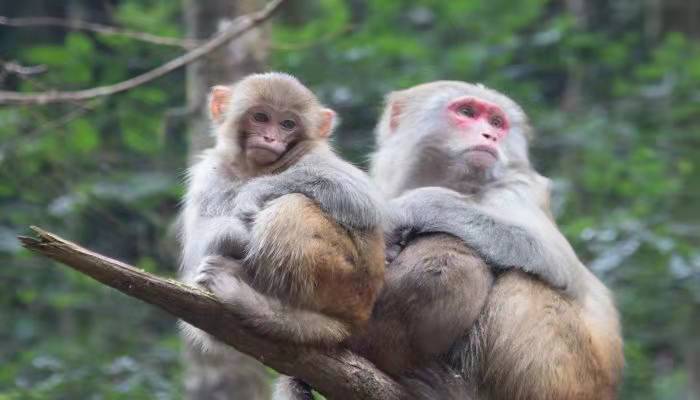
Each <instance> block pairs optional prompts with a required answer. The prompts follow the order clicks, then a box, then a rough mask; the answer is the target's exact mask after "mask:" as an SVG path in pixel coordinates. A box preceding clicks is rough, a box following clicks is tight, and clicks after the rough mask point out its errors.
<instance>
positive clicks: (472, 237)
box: [387, 187, 578, 292]
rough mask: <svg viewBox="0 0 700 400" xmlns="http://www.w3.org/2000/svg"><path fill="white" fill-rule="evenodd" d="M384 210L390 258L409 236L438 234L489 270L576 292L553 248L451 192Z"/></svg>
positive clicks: (408, 198)
mask: <svg viewBox="0 0 700 400" xmlns="http://www.w3.org/2000/svg"><path fill="white" fill-rule="evenodd" d="M516 206H517V205H515V204H514V205H513V207H516ZM388 209H390V210H392V211H391V213H389V215H388V221H389V222H388V238H387V247H388V248H389V249H390V252H393V253H396V249H397V244H398V247H399V248H400V247H402V246H401V244H402V243H404V244H405V242H406V241H407V240H408V239H410V238H411V237H413V236H416V235H419V234H424V233H437V232H443V233H448V234H451V235H454V236H456V237H458V238H460V239H462V240H463V241H464V242H465V243H466V244H467V245H468V246H470V247H471V248H473V249H474V250H475V251H476V252H477V253H478V254H479V255H480V256H481V257H483V258H484V260H485V261H486V262H487V263H488V264H489V265H491V266H492V267H494V268H498V269H510V268H519V269H522V270H523V271H525V272H528V273H530V274H533V275H536V276H538V277H539V278H541V279H542V280H544V281H545V282H547V283H548V284H550V285H552V286H553V287H555V288H557V289H560V290H564V291H567V292H570V291H571V290H573V287H574V286H577V283H576V278H577V276H576V275H577V274H576V273H577V268H578V267H577V266H573V267H572V260H571V258H570V256H568V255H567V254H564V253H563V252H562V251H561V250H560V249H561V246H560V245H559V244H557V245H554V244H550V243H548V242H545V241H544V240H543V239H542V237H543V236H541V235H540V234H538V232H535V231H533V230H532V229H528V227H524V226H520V225H513V224H508V223H506V222H504V221H501V220H500V219H499V218H498V217H497V216H495V215H494V213H492V212H487V211H486V210H485V209H483V208H479V207H477V206H476V205H474V204H471V203H469V202H468V200H467V198H466V197H465V196H463V195H461V194H459V193H457V192H455V191H452V190H449V189H444V188H438V187H430V188H421V189H415V190H412V191H410V192H408V193H406V194H405V195H403V196H401V197H399V198H396V199H394V200H392V201H391V202H390V207H388ZM532 218H536V217H535V216H533V217H532ZM567 244H568V243H567Z"/></svg>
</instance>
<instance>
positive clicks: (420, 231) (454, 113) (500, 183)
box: [369, 81, 623, 400]
mask: <svg viewBox="0 0 700 400" xmlns="http://www.w3.org/2000/svg"><path fill="white" fill-rule="evenodd" d="M529 131H530V129H529V125H528V122H527V118H526V116H525V114H524V112H523V111H522V109H521V108H520V107H519V106H518V105H517V104H516V103H515V102H513V101H512V100H511V99H509V98H508V97H506V96H504V95H502V94H500V93H498V92H495V91H493V90H490V89H487V88H485V87H483V86H477V85H471V84H468V83H464V82H452V81H442V82H434V83H429V84H425V85H419V86H416V87H413V88H410V89H407V90H403V91H399V92H395V93H392V94H391V95H389V96H388V99H387V105H386V109H385V112H384V114H383V116H382V119H381V121H380V123H379V126H378V129H377V134H378V151H377V153H376V154H375V156H374V158H373V160H372V161H373V162H372V174H373V176H374V178H375V181H376V182H377V183H378V184H379V186H380V188H382V189H383V190H384V192H385V194H386V195H387V197H388V198H391V199H393V200H391V202H392V203H393V205H394V206H393V207H389V208H390V209H394V210H400V211H399V212H397V213H395V215H394V218H393V224H394V228H393V232H391V234H390V236H389V237H390V240H389V241H390V243H388V245H389V246H392V244H393V249H392V253H396V252H397V251H396V247H398V250H399V251H400V250H401V248H404V247H405V248H404V250H403V252H401V253H400V254H399V257H398V258H397V259H396V261H395V262H394V263H393V264H392V265H391V266H390V267H389V269H388V271H387V283H386V289H385V291H384V293H383V294H382V296H381V297H380V299H379V301H378V303H377V306H376V308H375V315H374V317H373V318H374V319H373V321H379V323H380V324H382V323H384V321H385V320H386V318H384V316H383V315H381V313H380V312H382V311H383V312H384V313H387V310H386V309H385V305H386V304H400V302H401V300H402V299H404V301H406V300H409V304H408V305H404V306H403V307H404V310H405V311H404V312H402V316H403V317H406V316H408V317H411V316H420V317H422V316H424V315H431V314H430V313H433V314H434V313H437V314H441V313H443V314H444V313H450V315H441V316H439V317H438V316H435V315H433V316H432V317H431V319H429V321H430V322H432V323H434V325H433V326H431V327H430V328H428V329H427V330H426V332H425V333H423V334H420V332H418V334H416V332H415V331H416V328H415V327H411V325H407V326H406V328H407V329H408V330H409V331H411V332H412V333H413V334H414V335H415V337H413V338H412V339H411V340H410V341H409V342H408V344H409V345H416V344H420V343H425V342H426V341H427V342H429V341H430V340H431V336H430V332H436V331H437V332H440V331H441V330H443V329H447V328H449V327H450V326H452V325H459V326H465V325H469V324H470V323H471V321H473V315H474V313H475V311H476V310H475V309H480V308H481V303H480V302H478V301H477V302H475V303H473V305H472V306H471V308H470V307H467V308H464V309H462V310H461V311H458V312H454V308H449V307H446V308H444V311H442V312H441V311H440V309H441V307H440V306H442V305H444V304H445V299H444V298H441V297H439V295H434V296H433V297H432V299H431V298H430V296H427V297H426V296H424V297H423V298H422V299H421V300H420V302H415V301H414V300H412V299H411V298H410V297H409V296H408V295H409V294H410V293H412V292H413V291H414V290H421V289H422V288H425V287H426V286H427V287H430V288H431V290H432V292H433V293H437V294H439V293H450V294H451V295H452V296H455V295H456V296H457V297H456V298H454V297H453V298H450V299H449V301H448V302H447V304H455V303H459V302H460V299H462V300H465V299H467V298H468V297H469V296H471V295H472V293H470V292H468V291H463V292H461V295H460V291H459V290H457V289H456V288H455V285H456V284H460V283H461V281H468V280H470V279H471V278H472V277H473V276H477V278H478V279H477V282H482V283H483V282H486V283H488V282H487V281H484V280H483V278H480V277H479V275H478V274H476V272H475V271H479V270H480V269H482V268H483V264H481V263H480V262H479V261H476V262H474V261H472V262H471V263H472V267H473V268H468V267H465V265H464V264H463V263H464V262H465V261H466V262H470V261H469V259H468V258H465V257H462V258H461V259H453V260H449V259H444V258H443V259H442V260H441V261H443V265H442V268H441V269H435V268H431V269H432V270H433V271H434V272H436V273H433V274H432V275H431V274H427V273H425V271H424V270H421V268H420V267H418V268H414V269H412V270H410V271H409V272H406V271H402V270H400V269H399V270H398V271H397V270H396V269H395V268H396V267H397V266H398V267H401V264H397V262H399V261H401V260H402V258H404V256H403V254H404V253H407V252H409V251H410V252H412V253H415V254H418V255H421V256H422V259H428V260H432V261H435V259H436V258H439V257H440V254H441V252H442V251H443V250H442V249H441V248H440V247H436V248H432V249H431V248H430V247H427V246H426V240H432V241H433V242H432V243H427V244H430V245H432V246H437V245H439V243H440V241H444V242H443V243H449V242H448V241H447V240H446V239H444V238H442V239H441V238H439V237H433V238H430V237H428V238H425V239H421V235H425V234H435V233H447V234H450V235H453V236H454V237H456V238H459V239H461V240H463V241H464V243H466V244H467V246H468V247H469V248H471V249H473V250H474V251H475V252H476V253H477V254H478V255H479V256H480V257H482V258H483V259H484V260H485V261H486V262H488V263H489V264H490V265H491V266H492V267H496V268H497V269H502V270H503V273H501V274H500V275H498V276H497V277H496V280H495V282H494V284H493V288H492V289H491V293H490V294H488V296H487V298H486V302H485V304H484V306H483V310H481V314H480V315H479V317H478V320H477V322H476V324H475V325H474V326H473V327H471V328H468V329H467V330H466V331H463V333H464V336H463V337H462V338H461V339H459V340H457V341H456V343H455V344H454V346H452V348H451V349H450V350H449V351H448V352H447V354H445V356H446V360H447V361H448V363H449V364H450V365H451V366H452V367H453V368H456V369H458V370H459V372H461V373H462V374H463V375H464V377H465V379H466V380H467V381H468V382H469V383H470V386H471V387H472V389H473V390H474V392H475V395H476V396H477V398H487V399H499V400H505V399H612V398H615V395H616V387H617V384H618V382H619V378H620V372H621V368H622V364H623V358H622V351H621V347H622V341H621V338H620V333H619V322H618V317H617V313H616V310H615V307H614V305H613V302H612V299H611V297H610V294H609V292H608V291H607V289H606V288H605V287H604V285H603V284H602V283H601V282H600V281H599V280H598V279H597V278H596V277H595V276H594V275H593V274H592V273H590V272H589V271H588V270H587V269H586V268H585V267H584V266H583V265H582V264H581V262H580V261H579V260H578V258H577V257H576V254H575V253H574V251H573V250H572V248H571V246H570V245H569V243H568V242H567V241H566V239H565V238H564V237H563V236H562V235H561V233H560V232H559V230H558V229H557V227H556V225H555V222H554V221H553V218H552V217H551V214H550V213H549V209H548V191H547V190H546V189H547V180H546V179H545V178H543V177H541V176H539V175H538V174H537V173H536V172H535V171H534V170H533V169H532V167H531V166H530V162H529V159H528V152H527V140H528V136H529ZM428 186H433V187H428ZM434 186H439V187H434ZM413 237H417V238H418V239H417V240H416V241H413V242H412V241H411V239H412V238H413ZM397 245H398V246H397ZM449 245H450V246H453V245H454V243H450V244H449ZM414 246H418V248H414ZM444 246H445V244H443V245H442V247H444ZM431 252H432V256H430V254H431ZM431 257H432V258H431ZM451 261H453V262H451ZM454 261H456V262H454ZM414 264H415V261H414ZM433 267H434V266H433ZM509 267H518V269H507V268H509ZM523 271H526V273H525V272H523ZM449 274H454V275H456V277H460V276H461V277H462V279H461V280H460V279H457V278H455V277H452V278H451V279H444V278H443V276H444V275H449ZM475 274H476V275H475ZM397 277H398V278H397ZM455 282H457V283H455ZM424 292H425V291H424ZM460 296H461V297H460ZM431 300H432V301H431ZM414 303H415V304H414ZM461 304H462V305H464V304H467V302H466V301H462V302H461ZM389 311H391V312H393V313H394V314H396V313H397V311H396V308H395V307H394V308H391V307H389ZM426 311H428V312H426ZM388 314H389V315H391V313H388ZM394 319H397V318H394ZM398 319H400V318H398ZM413 320H414V322H415V323H418V322H420V319H417V318H414V319H413ZM449 321H452V325H450V324H449ZM371 325H372V324H371ZM375 325H376V324H375ZM377 333H378V332H372V334H374V335H376V334H377ZM374 350H375V352H374V354H373V353H371V352H370V355H369V357H370V358H374V359H376V360H379V361H382V360H385V359H386V358H387V356H386V355H384V354H381V351H377V349H374Z"/></svg>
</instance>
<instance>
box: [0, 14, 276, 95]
mask: <svg viewBox="0 0 700 400" xmlns="http://www.w3.org/2000/svg"><path fill="white" fill-rule="evenodd" d="M285 1H286V0H272V1H270V2H269V3H267V5H266V6H265V7H264V8H263V9H262V10H260V11H257V12H254V13H251V14H248V15H243V16H241V17H238V18H236V19H235V20H234V21H233V22H232V23H231V25H230V26H229V27H228V28H226V29H224V30H223V31H221V32H219V33H217V34H215V35H213V36H212V37H211V38H210V39H209V40H207V41H206V42H205V43H204V44H202V45H201V46H200V47H197V48H195V49H192V50H190V51H189V52H187V53H185V54H183V55H182V56H180V57H177V58H175V59H172V60H170V61H168V62H167V63H165V64H163V65H161V66H159V67H156V68H154V69H152V70H150V71H148V72H145V73H143V74H141V75H138V76H135V77H133V78H131V79H127V80H125V81H122V82H119V83H115V84H113V85H107V86H99V87H95V88H91V89H85V90H78V91H74V92H58V91H50V92H40V93H22V92H12V91H0V104H24V105H27V104H48V103H57V102H66V101H84V100H87V99H92V98H95V97H101V96H109V95H112V94H115V93H119V92H123V91H126V90H130V89H133V88H135V87H137V86H140V85H143V84H145V83H148V82H150V81H152V80H154V79H157V78H160V77H161V76H163V75H165V74H167V73H169V72H172V71H174V70H176V69H178V68H180V67H182V66H185V65H187V64H189V63H191V62H193V61H196V60H198V59H199V58H201V57H204V56H205V55H207V54H209V53H211V52H213V51H214V50H216V49H218V48H219V47H221V46H223V45H224V44H226V43H228V42H229V41H231V40H233V39H236V38H238V37H240V36H242V35H243V34H244V33H246V32H248V31H250V30H251V29H253V28H254V27H256V26H257V25H259V24H261V23H262V22H263V21H266V20H267V19H269V18H270V17H271V16H272V14H273V13H274V12H275V11H276V10H278V9H279V7H280V6H281V5H282V4H283V3H284V2H285Z"/></svg>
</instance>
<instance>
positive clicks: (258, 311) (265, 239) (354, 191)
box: [182, 73, 384, 345]
mask: <svg viewBox="0 0 700 400" xmlns="http://www.w3.org/2000/svg"><path fill="white" fill-rule="evenodd" d="M209 108H210V113H211V118H212V122H213V126H214V132H215V134H216V145H215V147H214V148H212V149H210V150H208V151H206V152H205V153H204V155H203V157H202V159H201V161H199V162H198V163H197V164H196V165H194V166H193V167H192V168H191V170H190V173H189V184H188V189H187V194H186V196H185V206H184V218H183V219H184V230H183V232H182V241H183V244H184V246H183V262H182V268H183V279H184V280H185V281H186V282H189V283H195V284H198V285H201V286H203V287H205V288H206V289H208V290H210V291H212V292H213V293H214V294H215V295H216V296H217V297H219V299H221V300H223V301H224V302H227V303H229V304H231V305H232V307H231V312H233V313H237V315H238V316H239V317H240V319H241V322H242V323H244V324H247V325H248V326H249V327H250V329H252V330H254V331H255V332H256V333H257V334H259V335H264V336H267V337H269V338H271V339H273V340H279V341H290V342H293V343H299V344H304V345H334V344H337V343H339V342H341V341H342V340H344V339H345V338H346V337H347V336H348V335H349V334H350V333H351V332H352V331H354V330H356V329H357V328H359V327H361V326H362V325H364V323H365V322H366V321H367V320H368V318H369V316H370V313H371V309H372V305H373V303H374V300H375V297H376V295H377V293H378V291H379V289H380V287H381V286H382V283H383V272H384V255H383V251H384V242H383V233H382V228H381V223H382V211H381V208H380V206H381V204H380V203H379V201H378V195H377V194H376V193H375V189H373V186H372V185H371V184H370V182H369V179H368V178H367V177H366V176H365V175H364V174H363V173H362V172H361V171H360V170H358V169H356V168H355V167H353V166H352V165H350V164H349V163H347V162H345V161H342V160H341V159H340V158H339V157H338V156H336V155H335V154H334V152H333V150H332V149H331V148H330V145H329V143H328V137H329V136H330V134H331V131H332V129H333V125H334V118H335V113H334V112H333V111H331V110H330V109H327V108H324V107H323V106H322V105H321V104H320V103H319V101H318V100H317V98H316V97H315V96H314V95H313V93H311V91H310V90H309V89H308V88H306V87H305V86H304V85H302V84H301V83H300V82H299V81H298V80H297V79H295V78H294V77H292V76H289V75H286V74H282V73H267V74H256V75H251V76H248V77H246V78H244V79H243V80H241V81H239V82H238V83H236V84H234V85H232V86H216V87H214V88H213V90H212V92H211V96H210V103H209ZM183 325H184V324H183ZM185 329H186V332H187V333H189V334H190V336H192V337H193V339H195V340H199V341H203V343H205V344H209V343H210V342H209V341H208V339H207V336H206V335H205V334H203V333H202V332H201V331H199V330H197V329H195V328H192V327H190V326H187V325H185Z"/></svg>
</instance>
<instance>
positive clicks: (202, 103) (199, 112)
mask: <svg viewBox="0 0 700 400" xmlns="http://www.w3.org/2000/svg"><path fill="white" fill-rule="evenodd" d="M262 6H264V2H262V1H259V0H207V1H201V0H184V11H185V24H186V26H187V34H188V37H190V38H195V39H205V38H208V37H210V36H211V35H212V34H214V33H215V32H216V31H218V30H220V29H221V28H223V26H225V25H226V24H228V23H231V21H232V20H233V19H234V18H235V17H236V16H237V15H242V14H245V13H249V12H253V11H255V10H258V9H260V8H261V7H262ZM266 57H267V34H266V29H265V28H264V27H258V28H255V29H254V30H252V31H251V32H248V33H246V34H245V36H243V37H241V38H240V39H238V40H235V41H233V42H231V43H229V44H228V45H226V46H225V47H223V48H222V49H221V50H218V51H216V52H214V53H212V54H211V55H209V56H208V57H206V58H204V59H203V60H201V61H197V62H195V63H192V64H190V65H188V67H187V110H188V111H189V112H188V114H189V117H188V121H187V125H188V133H189V134H188V137H189V138H190V143H189V158H190V160H191V159H192V158H193V157H194V156H196V155H197V154H199V153H200V152H201V151H202V150H203V149H205V148H207V147H210V146H211V145H212V144H213V142H212V138H211V136H210V135H209V120H208V115H207V112H208V111H207V107H206V104H207V94H208V92H209V89H210V88H211V87H212V86H214V85H216V84H227V83H231V82H233V81H236V80H238V79H240V78H242V77H243V76H245V75H247V74H250V73H253V72H257V71H260V70H261V69H262V68H263V67H264V62H265V59H266ZM183 346H184V348H185V350H184V357H183V358H184V363H185V372H184V377H185V390H186V397H187V398H188V399H192V400H199V399H211V400H234V399H237V400H242V399H251V400H258V399H260V400H262V399H268V398H269V397H270V388H269V381H270V378H269V375H268V373H267V372H266V370H265V368H264V367H263V365H262V364H260V363H259V362H258V361H256V360H254V359H253V358H251V357H249V356H247V355H244V354H242V353H239V352H236V351H234V350H231V351H228V352H226V353H224V354H212V353H203V352H202V351H201V349H199V348H192V347H189V346H188V345H187V344H186V342H184V341H183Z"/></svg>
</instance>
